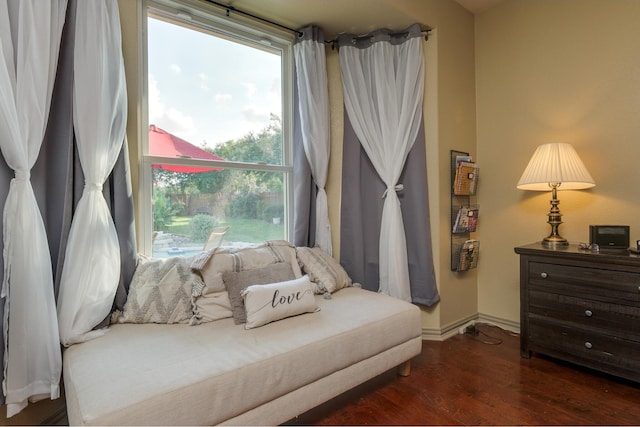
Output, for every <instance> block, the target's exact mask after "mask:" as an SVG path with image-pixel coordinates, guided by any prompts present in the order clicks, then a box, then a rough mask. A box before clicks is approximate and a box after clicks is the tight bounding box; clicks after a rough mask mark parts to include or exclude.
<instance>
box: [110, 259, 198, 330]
mask: <svg viewBox="0 0 640 427" xmlns="http://www.w3.org/2000/svg"><path fill="white" fill-rule="evenodd" d="M190 264H191V260H190V259H188V258H185V257H171V258H165V259H149V258H146V259H145V258H140V259H139V261H138V266H137V267H136V270H135V272H134V274H133V277H132V279H131V284H130V285H129V293H128V295H127V301H126V302H125V304H124V310H123V313H122V316H120V318H119V319H118V322H119V323H189V321H190V319H191V317H192V316H193V311H192V309H191V292H192V289H193V287H194V286H202V279H201V278H200V277H199V276H198V275H197V274H195V273H193V272H192V271H191V267H190Z"/></svg>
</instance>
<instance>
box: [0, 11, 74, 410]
mask: <svg viewBox="0 0 640 427" xmlns="http://www.w3.org/2000/svg"><path fill="white" fill-rule="evenodd" d="M66 6H67V2H66V0H58V1H53V0H51V1H44V2H43V1H39V0H1V1H0V49H1V52H0V149H1V150H2V155H3V156H4V159H5V160H6V162H7V164H8V165H9V167H11V168H12V169H13V170H14V171H15V178H14V179H13V180H12V181H11V184H10V188H9V194H8V195H7V199H6V202H5V206H4V215H3V233H4V239H3V240H4V242H3V243H4V252H3V255H4V280H3V283H2V296H3V297H4V298H5V308H4V339H5V342H4V345H5V350H4V381H3V383H2V386H3V392H4V394H5V403H6V404H7V417H11V416H13V415H15V414H16V413H18V412H20V411H21V410H22V409H24V408H25V407H26V406H27V404H28V401H29V400H31V401H35V400H39V399H43V398H46V397H50V398H51V399H56V398H58V397H59V395H60V390H59V382H60V373H61V370H62V362H61V354H60V345H59V342H58V324H57V319H56V310H55V300H54V294H53V273H52V271H51V256H50V252H49V245H48V242H47V235H46V231H45V228H44V223H43V221H42V216H41V215H40V210H39V209H38V205H37V202H36V199H35V196H34V193H33V188H32V186H31V181H30V171H31V168H32V167H33V165H34V163H35V162H36V160H37V158H38V153H39V151H40V146H41V144H42V139H43V136H44V132H45V129H46V126H47V117H48V115H49V106H50V103H51V93H52V89H53V82H54V77H55V72H56V65H57V62H58V52H59V48H60V38H61V33H62V27H63V24H64V19H65V11H66Z"/></svg>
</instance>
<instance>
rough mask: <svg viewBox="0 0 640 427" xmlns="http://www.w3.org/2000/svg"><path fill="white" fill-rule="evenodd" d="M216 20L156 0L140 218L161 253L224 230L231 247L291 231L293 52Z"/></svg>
mask: <svg viewBox="0 0 640 427" xmlns="http://www.w3.org/2000/svg"><path fill="white" fill-rule="evenodd" d="M218 15H220V14H216V11H215V10H214V9H213V8H211V10H210V11H209V10H208V9H199V10H184V9H182V10H172V8H171V2H170V1H158V2H149V3H148V8H147V17H146V23H145V24H146V34H147V40H146V46H147V47H146V64H147V72H146V78H147V83H146V89H147V93H146V97H145V99H146V105H147V108H146V110H147V116H148V126H149V127H148V133H147V132H145V136H146V137H147V141H146V144H144V147H145V148H144V149H143V164H142V171H141V186H142V189H141V190H142V191H141V194H143V201H146V202H145V203H144V206H141V208H142V209H141V212H142V215H143V217H144V220H143V225H144V227H145V232H144V235H145V240H146V242H144V243H145V245H144V247H145V248H146V250H145V252H147V253H151V254H152V255H153V256H154V257H165V256H169V255H174V254H185V255H188V254H190V253H195V252H199V251H201V250H203V248H204V247H205V245H206V244H207V241H208V239H209V237H210V236H211V235H212V232H216V231H219V230H226V232H225V234H224V237H223V244H224V245H231V246H241V245H245V244H247V243H254V242H260V241H263V240H267V239H286V238H287V237H288V234H289V230H290V226H289V224H290V222H291V221H290V217H291V215H290V214H289V212H290V209H289V208H290V206H291V203H290V194H291V191H290V188H291V177H292V168H291V149H290V147H291V136H290V135H291V130H290V129H291V119H290V110H291V107H290V106H291V93H292V92H291V68H292V66H291V59H290V57H291V54H290V52H291V46H290V43H289V42H287V40H286V39H283V38H281V37H280V38H279V36H278V35H277V34H270V33H268V32H265V30H264V29H260V28H256V27H255V26H251V25H249V26H247V24H246V23H242V24H240V23H238V22H236V21H233V20H229V18H227V17H226V16H224V11H222V14H221V15H222V16H218ZM147 204H148V206H147ZM145 208H146V209H145Z"/></svg>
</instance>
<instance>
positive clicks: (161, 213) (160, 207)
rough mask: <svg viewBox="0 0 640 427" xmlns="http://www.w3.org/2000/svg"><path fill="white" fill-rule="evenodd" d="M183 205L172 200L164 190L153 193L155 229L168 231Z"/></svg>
mask: <svg viewBox="0 0 640 427" xmlns="http://www.w3.org/2000/svg"><path fill="white" fill-rule="evenodd" d="M181 209H182V205H181V204H180V203H175V202H172V201H171V199H170V198H169V197H167V195H166V194H165V193H164V191H158V190H156V191H154V193H153V229H154V230H155V231H167V230H168V227H169V225H170V224H171V221H172V219H173V217H174V216H175V215H176V214H177V213H178V212H180V210H181Z"/></svg>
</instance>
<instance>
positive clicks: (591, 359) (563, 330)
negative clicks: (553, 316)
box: [527, 315, 640, 380]
mask: <svg viewBox="0 0 640 427" xmlns="http://www.w3.org/2000/svg"><path fill="white" fill-rule="evenodd" d="M527 334H528V338H529V340H530V342H531V350H533V351H538V352H540V353H542V354H547V355H549V356H553V357H558V358H561V359H564V360H567V361H569V362H574V363H578V364H580V365H583V366H587V367H590V368H594V369H598V370H601V371H603V372H607V373H611V374H614V375H621V376H625V377H627V378H631V379H635V380H640V342H637V341H629V340H625V339H622V338H619V337H616V336H611V335H605V334H599V333H595V332H592V331H587V330H584V329H580V328H574V327H571V326H567V325H566V324H562V323H558V322H553V321H549V320H548V319H545V318H538V317H537V316H533V315H532V316H531V318H530V319H529V330H528V332H527Z"/></svg>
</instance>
